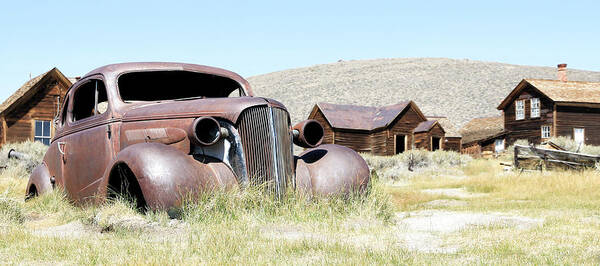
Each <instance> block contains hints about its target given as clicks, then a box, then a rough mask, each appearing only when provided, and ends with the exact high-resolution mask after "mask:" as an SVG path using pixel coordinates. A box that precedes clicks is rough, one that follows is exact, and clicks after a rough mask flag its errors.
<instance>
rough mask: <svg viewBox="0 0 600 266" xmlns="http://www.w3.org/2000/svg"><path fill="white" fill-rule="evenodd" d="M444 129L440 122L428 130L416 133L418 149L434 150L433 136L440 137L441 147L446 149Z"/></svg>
mask: <svg viewBox="0 0 600 266" xmlns="http://www.w3.org/2000/svg"><path fill="white" fill-rule="evenodd" d="M444 134H445V133H444V130H443V129H442V127H441V126H440V125H439V124H436V125H435V126H433V128H431V129H430V130H429V131H428V132H419V133H415V147H416V148H417V149H425V150H428V151H431V150H432V147H433V146H432V142H431V138H432V137H436V138H440V140H441V142H440V149H444V144H445V143H444Z"/></svg>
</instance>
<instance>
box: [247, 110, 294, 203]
mask: <svg viewBox="0 0 600 266" xmlns="http://www.w3.org/2000/svg"><path fill="white" fill-rule="evenodd" d="M238 131H239V132H240V137H241V139H242V146H243V148H244V153H245V158H246V166H247V170H248V171H247V172H248V179H249V180H250V183H252V184H266V187H267V189H269V190H271V191H272V192H275V194H276V195H277V196H278V197H280V196H281V195H283V194H284V193H285V189H286V187H287V184H288V183H289V182H290V181H292V180H293V175H294V171H293V154H292V136H291V134H290V119H289V115H288V113H287V112H286V111H285V110H283V109H280V108H271V107H268V106H258V107H251V108H248V109H246V110H244V112H243V113H242V114H241V116H240V119H239V122H238Z"/></svg>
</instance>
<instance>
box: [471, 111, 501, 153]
mask: <svg viewBox="0 0 600 266" xmlns="http://www.w3.org/2000/svg"><path fill="white" fill-rule="evenodd" d="M460 134H461V135H462V149H461V150H462V153H466V154H470V155H472V156H475V157H478V156H481V155H482V154H483V153H495V152H501V151H503V150H504V149H505V147H506V141H505V137H506V134H507V132H506V131H504V117H503V116H494V117H481V118H475V119H472V120H471V121H469V122H468V123H467V124H465V125H464V126H463V127H462V128H461V129H460Z"/></svg>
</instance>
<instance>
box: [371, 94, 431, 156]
mask: <svg viewBox="0 0 600 266" xmlns="http://www.w3.org/2000/svg"><path fill="white" fill-rule="evenodd" d="M423 121H425V119H423V118H422V117H421V116H419V114H418V113H417V111H416V110H415V109H414V108H413V106H412V105H411V106H409V107H408V108H406V109H405V110H404V111H403V112H402V113H401V114H400V115H398V117H396V119H395V120H394V121H393V122H392V123H391V124H390V126H389V127H388V128H387V129H384V130H379V131H376V132H373V133H372V134H371V143H372V144H371V145H372V153H373V154H375V155H394V154H395V150H396V146H395V142H394V139H395V137H394V136H396V135H404V136H406V150H410V149H412V147H413V146H414V139H413V130H414V129H415V128H416V127H417V126H418V125H419V123H421V122H423Z"/></svg>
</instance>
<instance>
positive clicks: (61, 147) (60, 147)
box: [58, 141, 67, 163]
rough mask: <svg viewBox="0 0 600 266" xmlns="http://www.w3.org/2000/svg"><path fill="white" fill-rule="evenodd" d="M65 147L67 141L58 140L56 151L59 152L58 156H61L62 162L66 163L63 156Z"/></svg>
mask: <svg viewBox="0 0 600 266" xmlns="http://www.w3.org/2000/svg"><path fill="white" fill-rule="evenodd" d="M66 148H67V143H66V142H64V141H59V142H58V152H60V157H61V158H62V161H63V163H66V158H65V150H66Z"/></svg>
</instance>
